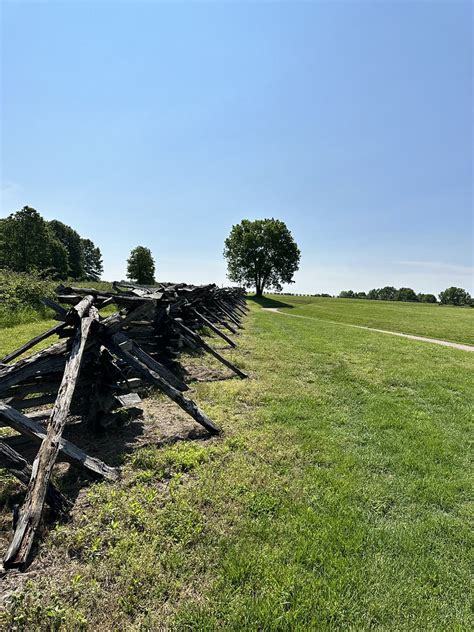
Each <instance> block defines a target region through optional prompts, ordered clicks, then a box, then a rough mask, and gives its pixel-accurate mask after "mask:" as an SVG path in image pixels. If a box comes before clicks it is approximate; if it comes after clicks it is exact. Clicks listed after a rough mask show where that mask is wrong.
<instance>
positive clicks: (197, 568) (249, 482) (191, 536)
mask: <svg viewBox="0 0 474 632" xmlns="http://www.w3.org/2000/svg"><path fill="white" fill-rule="evenodd" d="M285 300H286V302H288V303H294V304H295V305H298V306H297V307H295V308H293V309H292V310H291V311H292V312H294V313H300V314H306V315H312V314H315V315H317V316H318V318H321V316H320V314H321V313H322V314H324V316H325V318H324V319H323V320H306V319H299V318H294V319H292V318H283V317H281V316H278V315H276V314H274V313H271V312H265V311H264V310H262V309H261V308H260V307H259V306H258V305H256V304H253V305H252V313H251V315H250V317H249V318H248V319H247V328H246V331H245V333H244V334H243V335H242V336H241V337H240V341H239V350H238V351H234V352H232V357H233V358H235V359H236V361H238V363H239V365H240V366H241V367H242V368H243V369H244V370H246V371H248V372H249V373H250V374H251V375H252V377H253V378H254V379H251V380H247V381H239V380H226V381H224V382H219V383H215V382H214V383H213V382H210V383H201V384H197V385H195V386H194V387H193V391H194V393H193V396H194V395H195V397H196V399H197V401H198V402H199V403H200V404H201V405H202V407H203V408H204V409H205V410H206V411H207V412H209V413H210V415H211V417H212V418H213V419H214V420H216V421H217V422H218V423H219V425H220V426H221V427H222V428H223V429H224V431H225V435H224V438H220V439H212V440H208V441H202V440H200V441H193V442H183V443H180V444H176V445H175V446H172V447H165V448H157V447H154V446H152V445H148V446H146V447H143V448H141V449H139V450H136V451H135V452H134V453H133V454H132V455H128V456H127V455H124V456H123V459H124V462H125V469H124V473H125V475H124V479H123V481H122V482H121V483H120V484H113V485H111V484H106V483H101V484H95V485H93V486H91V487H90V489H89V492H88V494H87V497H86V498H84V499H83V504H82V506H81V511H80V512H77V513H76V515H75V517H74V519H73V521H72V522H71V523H69V524H66V525H62V526H59V527H57V528H56V529H55V530H54V531H53V532H52V533H50V534H49V535H48V536H47V538H46V541H45V542H44V543H43V544H42V548H41V552H40V556H39V558H38V561H37V562H35V565H36V566H35V565H34V566H33V570H34V569H35V568H36V569H37V571H38V574H37V575H36V577H33V579H32V581H31V582H30V583H29V584H25V585H24V589H23V592H21V593H20V595H19V596H17V597H16V598H15V599H14V601H13V603H12V604H11V605H10V607H9V609H8V611H7V612H6V613H5V615H4V625H5V626H7V627H8V626H10V627H13V626H17V628H16V629H25V630H36V629H40V628H41V629H44V628H48V626H50V627H52V628H53V629H58V628H61V629H65V630H69V629H90V630H96V629H102V630H112V629H114V630H115V629H118V630H156V629H160V628H162V627H166V626H168V627H169V628H171V629H177V630H185V629H198V630H215V629H217V628H222V629H225V630H240V629H253V630H254V629H264V630H308V629H311V630H321V629H323V630H330V629H357V630H360V629H384V630H397V631H398V630H410V631H411V630H414V629H422V630H426V629H433V630H446V629H450V630H452V629H458V630H464V629H470V627H471V623H472V621H470V612H469V604H468V598H467V595H466V591H467V586H468V585H469V578H470V574H469V559H468V554H467V553H468V550H469V547H470V545H472V535H471V530H470V522H471V521H472V505H470V504H469V501H470V497H471V494H470V491H471V490H470V483H469V476H470V460H469V443H470V441H472V413H473V394H472V387H471V386H472V381H471V379H472V369H473V368H474V366H473V365H474V360H473V357H472V355H473V354H471V353H467V352H463V351H458V350H455V349H449V348H444V347H438V346H436V345H428V344H426V343H420V342H414V341H411V340H405V339H401V338H395V337H391V336H385V335H383V334H376V333H374V332H369V331H364V330H359V329H354V328H350V327H341V326H340V325H338V324H333V323H331V322H329V321H330V320H342V319H347V320H345V322H353V324H362V325H366V326H373V327H379V328H386V329H393V330H400V331H404V332H406V333H415V334H419V335H429V336H432V337H438V338H446V339H450V340H455V341H459V342H472V339H470V337H469V334H467V333H466V332H467V325H468V323H469V322H472V315H473V313H474V312H472V311H470V310H462V309H460V310H458V309H450V308H440V307H438V306H418V305H404V304H388V306H387V309H386V306H385V304H380V305H379V304H377V302H367V303H366V302H363V301H351V300H349V301H343V300H337V301H336V300H330V299H326V300H325V299H311V301H312V302H314V305H310V304H305V302H304V301H307V299H304V298H299V299H298V298H297V297H291V298H290V297H288V299H285ZM359 305H361V307H360V308H359ZM388 307H389V308H393V309H394V310H395V313H396V312H397V311H398V309H400V310H401V311H400V314H405V316H404V318H405V320H403V318H402V317H400V322H398V321H397V318H396V316H395V315H394V313H392V312H391V311H390V309H388ZM368 308H370V309H372V310H373V313H372V316H370V313H369V312H370V309H369V311H365V312H364V311H362V312H361V311H360V310H365V309H368ZM305 310H306V311H305ZM407 310H412V312H415V311H416V313H417V315H418V314H419V316H418V320H417V322H416V323H415V322H413V318H412V319H410V317H409V316H408V311H407ZM428 310H429V311H428ZM437 312H439V313H440V314H442V316H440V317H439V320H435V319H438V316H434V317H433V323H431V324H430V322H429V321H430V317H429V314H430V313H433V314H435V313H437ZM458 314H459V315H458ZM450 318H451V322H450ZM364 319H365V320H364ZM368 319H371V320H370V321H368ZM395 322H398V328H397V329H395V327H394V323H395ZM410 322H411V327H412V328H411V329H407V328H406V326H405V325H409V324H410ZM42 325H44V327H46V326H48V325H47V324H46V323H42ZM40 329H41V327H40ZM10 331H12V330H10ZM449 331H451V332H453V331H455V332H456V334H455V336H454V337H453V336H448V335H447V334H448V332H449ZM35 332H36V330H35ZM35 332H32V331H28V333H26V332H25V334H24V338H25V339H28V338H29V337H30V335H31V334H32V333H33V334H34V333H35ZM1 333H2V334H4V331H2V332H1ZM16 335H17V336H18V337H17V339H16V340H13V339H12V340H10V341H7V342H6V341H5V339H4V338H3V335H2V345H4V347H5V348H4V349H3V351H9V350H10V349H11V348H12V347H14V346H18V344H19V343H20V342H21V341H22V340H21V336H22V335H23V334H20V330H18V332H16ZM196 361H200V359H196ZM59 544H61V546H59ZM55 626H56V627H55Z"/></svg>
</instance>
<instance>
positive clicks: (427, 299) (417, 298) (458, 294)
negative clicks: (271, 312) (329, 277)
mask: <svg viewBox="0 0 474 632" xmlns="http://www.w3.org/2000/svg"><path fill="white" fill-rule="evenodd" d="M275 294H276V295H281V296H313V297H324V298H358V299H366V300H370V301H405V302H409V303H438V299H437V298H436V296H435V295H434V294H422V293H421V292H420V293H418V294H416V292H415V290H412V288H411V287H400V288H398V289H397V288H395V287H393V286H391V285H387V286H386V287H382V288H379V289H373V290H370V291H369V292H367V293H366V292H354V291H353V290H343V291H342V292H340V293H339V294H338V296H337V297H336V296H333V295H332V294H325V293H322V294H298V293H295V292H275ZM439 302H440V303H441V304H442V305H460V306H465V305H469V306H471V307H474V300H473V299H472V298H471V295H470V294H469V292H467V291H466V290H464V289H463V288H462V287H454V286H453V287H448V288H446V290H444V291H443V292H440V294H439Z"/></svg>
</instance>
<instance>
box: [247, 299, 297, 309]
mask: <svg viewBox="0 0 474 632" xmlns="http://www.w3.org/2000/svg"><path fill="white" fill-rule="evenodd" d="M247 299H248V300H249V301H253V302H254V303H257V305H260V307H291V308H293V307H294V306H293V305H290V304H289V303H284V302H283V301H277V300H276V299H274V298H270V297H268V296H248V297H247Z"/></svg>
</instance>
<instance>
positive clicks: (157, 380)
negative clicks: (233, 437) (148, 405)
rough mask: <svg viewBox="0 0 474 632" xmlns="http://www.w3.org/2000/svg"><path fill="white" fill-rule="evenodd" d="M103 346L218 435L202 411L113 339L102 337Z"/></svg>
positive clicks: (217, 430)
mask: <svg viewBox="0 0 474 632" xmlns="http://www.w3.org/2000/svg"><path fill="white" fill-rule="evenodd" d="M102 342H103V345H104V346H105V347H107V349H108V350H109V351H110V352H111V353H113V354H114V355H115V356H117V357H118V358H121V359H122V360H124V361H125V362H127V363H128V364H129V365H130V366H132V367H133V368H134V369H135V371H136V372H137V373H139V374H140V375H142V376H143V377H144V378H145V379H146V380H147V381H148V382H151V383H152V384H154V385H156V386H157V387H158V388H159V389H160V390H161V391H163V393H165V394H166V395H167V396H168V397H169V398H170V399H172V400H173V401H174V402H176V404H178V406H180V407H181V408H182V409H183V410H184V411H185V412H187V413H188V415H191V417H192V418H193V419H194V420H195V421H197V422H198V423H199V424H201V426H204V428H206V430H208V431H209V432H210V433H211V434H219V432H220V431H219V429H218V428H217V426H215V425H214V423H213V422H212V421H211V420H210V419H209V417H208V416H207V415H206V414H205V413H203V412H202V410H201V409H200V408H199V407H198V406H197V405H196V404H195V403H194V402H193V401H192V400H190V399H186V397H184V395H183V394H182V393H181V392H180V391H178V389H176V388H174V386H172V385H171V384H169V382H167V381H166V380H165V379H164V378H162V377H161V376H160V375H158V374H157V373H155V371H153V370H152V369H149V368H148V367H147V366H146V365H145V364H144V363H143V362H141V361H140V360H139V359H138V358H137V357H135V356H134V355H133V354H132V353H131V352H130V351H127V350H126V349H123V348H122V347H121V345H120V344H117V343H116V342H115V341H114V340H113V339H110V338H107V337H106V336H104V338H103V341H102Z"/></svg>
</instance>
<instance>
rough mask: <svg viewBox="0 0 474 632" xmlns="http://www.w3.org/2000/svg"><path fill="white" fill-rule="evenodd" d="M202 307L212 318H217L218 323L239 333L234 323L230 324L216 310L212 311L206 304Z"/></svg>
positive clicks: (232, 331)
mask: <svg viewBox="0 0 474 632" xmlns="http://www.w3.org/2000/svg"><path fill="white" fill-rule="evenodd" d="M201 309H202V311H203V312H205V313H206V314H208V315H210V316H211V317H212V318H215V319H216V320H217V322H218V323H220V324H221V325H222V326H223V327H225V328H226V329H228V330H229V331H230V332H231V333H233V334H237V335H238V331H237V329H234V327H232V325H229V323H228V322H227V321H226V320H225V319H224V318H221V317H220V316H219V315H218V314H216V313H215V312H213V311H211V310H210V309H209V308H207V307H206V306H205V305H201Z"/></svg>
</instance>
